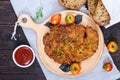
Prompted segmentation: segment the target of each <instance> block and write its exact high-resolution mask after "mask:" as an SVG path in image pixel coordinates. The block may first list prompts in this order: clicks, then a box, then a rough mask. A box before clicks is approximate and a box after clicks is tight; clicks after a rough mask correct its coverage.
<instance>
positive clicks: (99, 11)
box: [88, 0, 110, 26]
mask: <svg viewBox="0 0 120 80" xmlns="http://www.w3.org/2000/svg"><path fill="white" fill-rule="evenodd" d="M92 1H93V2H92ZM91 7H92V8H91ZM88 10H89V15H90V16H91V17H92V18H93V20H94V21H95V22H96V23H97V24H98V25H100V26H105V25H107V24H108V23H109V21H110V15H109V13H108V11H107V9H106V8H105V6H104V5H103V3H102V1H101V0H88Z"/></svg>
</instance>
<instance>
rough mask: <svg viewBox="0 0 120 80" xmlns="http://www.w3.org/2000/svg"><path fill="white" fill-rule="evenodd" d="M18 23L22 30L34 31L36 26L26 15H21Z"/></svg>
mask: <svg viewBox="0 0 120 80" xmlns="http://www.w3.org/2000/svg"><path fill="white" fill-rule="evenodd" d="M18 23H19V25H20V26H21V27H24V28H31V29H33V30H36V26H37V25H38V24H36V23H35V22H34V21H33V20H32V18H31V17H30V16H29V15H27V14H21V15H20V16H19V17H18Z"/></svg>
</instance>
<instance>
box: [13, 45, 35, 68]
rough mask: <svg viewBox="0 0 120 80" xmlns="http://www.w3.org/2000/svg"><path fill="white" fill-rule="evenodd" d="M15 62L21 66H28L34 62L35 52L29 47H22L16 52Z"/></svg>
mask: <svg viewBox="0 0 120 80" xmlns="http://www.w3.org/2000/svg"><path fill="white" fill-rule="evenodd" d="M15 60H16V62H17V63H18V64H19V65H22V66H26V65H28V64H30V63H31V62H32V60H33V52H32V50H31V49H29V48H28V47H20V48H19V49H18V50H17V51H16V52H15Z"/></svg>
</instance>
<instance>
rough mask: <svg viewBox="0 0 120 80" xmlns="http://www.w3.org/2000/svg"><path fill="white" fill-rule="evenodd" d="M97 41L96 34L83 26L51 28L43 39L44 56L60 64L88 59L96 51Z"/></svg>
mask: <svg viewBox="0 0 120 80" xmlns="http://www.w3.org/2000/svg"><path fill="white" fill-rule="evenodd" d="M98 40H99V39H98V34H97V32H96V31H95V30H93V29H92V28H91V27H84V26H83V25H59V26H52V27H51V28H50V33H47V34H46V35H45V36H44V38H43V41H44V45H45V52H46V54H47V55H48V56H49V57H50V58H52V59H54V61H56V62H58V63H60V64H63V63H66V64H70V63H72V62H81V61H83V60H85V59H87V58H89V57H90V56H92V55H93V54H94V53H95V52H96V50H97V49H98Z"/></svg>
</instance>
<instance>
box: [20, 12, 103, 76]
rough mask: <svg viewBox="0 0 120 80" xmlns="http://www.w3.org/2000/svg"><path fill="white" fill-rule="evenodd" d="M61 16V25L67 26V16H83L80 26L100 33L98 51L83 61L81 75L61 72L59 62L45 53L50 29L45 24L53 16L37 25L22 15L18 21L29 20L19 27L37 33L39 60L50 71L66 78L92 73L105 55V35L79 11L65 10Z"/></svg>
mask: <svg viewBox="0 0 120 80" xmlns="http://www.w3.org/2000/svg"><path fill="white" fill-rule="evenodd" d="M58 13H59V14H61V17H62V18H61V19H62V20H61V24H65V16H66V15H67V14H73V15H77V14H79V15H82V16H83V17H82V22H81V23H80V24H82V25H84V26H91V27H92V28H93V29H94V30H96V31H97V32H98V36H99V44H98V50H97V51H96V52H95V53H94V55H93V56H91V57H90V58H88V59H86V60H84V61H82V62H81V63H80V65H81V71H80V73H79V74H77V75H73V74H72V73H71V72H63V71H61V70H60V68H59V67H60V65H61V64H58V63H57V62H55V61H54V60H53V59H51V58H50V57H49V56H47V55H46V53H45V51H44V44H43V36H44V35H45V34H46V33H48V32H49V30H50V29H49V27H47V26H45V23H47V22H48V21H49V20H50V18H51V16H50V17H49V18H48V19H47V20H46V21H44V22H43V23H41V24H36V23H34V22H33V20H32V19H31V17H30V16H28V15H26V14H22V15H21V16H20V17H19V18H18V21H22V19H23V18H26V19H27V22H25V23H23V22H20V23H19V25H20V26H22V27H24V28H32V29H33V30H34V31H35V32H36V33H37V50H38V53H39V58H40V60H41V61H42V63H43V64H44V65H45V67H47V68H48V69H49V70H50V71H52V72H53V73H56V74H58V75H61V76H66V77H73V76H81V75H83V74H86V73H88V72H89V71H91V70H92V69H93V68H94V67H95V66H96V65H97V63H98V62H99V60H100V58H101V56H102V53H103V48H104V40H103V34H102V31H101V29H100V28H99V26H98V25H97V24H96V23H95V22H94V21H93V20H92V19H91V18H90V17H89V16H87V15H86V14H84V13H82V12H79V11H73V10H65V11H61V12H58Z"/></svg>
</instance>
